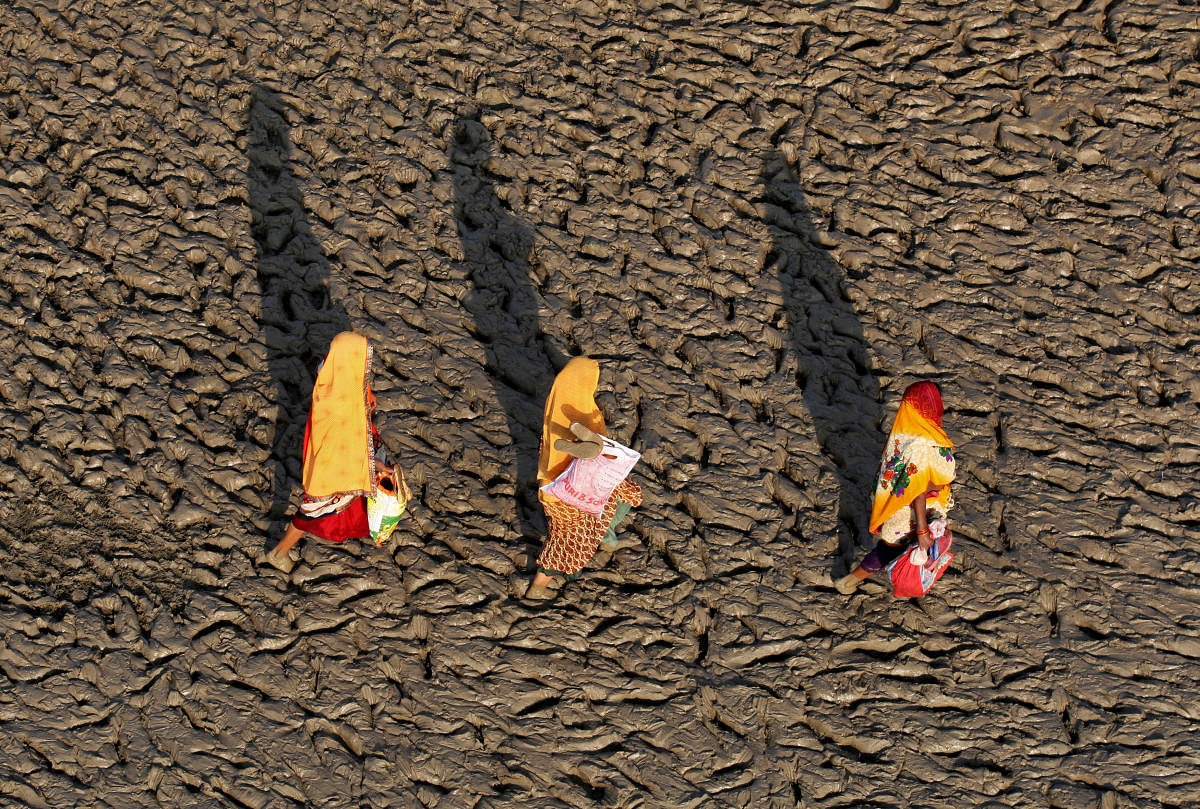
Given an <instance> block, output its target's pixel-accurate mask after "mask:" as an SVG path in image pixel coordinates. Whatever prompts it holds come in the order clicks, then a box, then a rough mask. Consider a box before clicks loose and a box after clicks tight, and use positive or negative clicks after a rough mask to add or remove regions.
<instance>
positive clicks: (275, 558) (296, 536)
mask: <svg viewBox="0 0 1200 809" xmlns="http://www.w3.org/2000/svg"><path fill="white" fill-rule="evenodd" d="M302 536H304V532H303V531H301V530H300V529H299V528H297V527H296V526H294V525H291V524H289V525H288V528H287V531H285V532H284V534H283V539H281V540H279V544H278V545H276V546H275V547H274V548H272V549H271V550H270V551H269V552H268V553H266V554H263V557H262V559H263V561H264V562H266V563H267V564H269V565H270V566H271V567H273V568H275V569H276V570H280V571H282V572H284V573H291V572H292V568H293V567H294V566H295V564H294V563H293V562H292V560H291V558H290V557H289V556H288V551H290V550H291V549H292V546H293V545H295V544H296V543H297V542H299V541H300V537H302Z"/></svg>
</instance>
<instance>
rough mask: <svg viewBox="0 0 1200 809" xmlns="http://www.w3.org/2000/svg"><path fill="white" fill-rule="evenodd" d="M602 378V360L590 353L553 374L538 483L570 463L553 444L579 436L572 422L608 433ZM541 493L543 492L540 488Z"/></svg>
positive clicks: (575, 359)
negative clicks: (600, 399) (600, 401)
mask: <svg viewBox="0 0 1200 809" xmlns="http://www.w3.org/2000/svg"><path fill="white" fill-rule="evenodd" d="M599 381H600V364H599V363H598V362H596V361H595V360H593V359H589V358H588V357H575V358H573V359H572V360H571V361H570V362H568V363H567V366H566V367H565V368H563V369H562V370H561V371H559V373H558V376H556V377H555V378H554V387H552V388H551V389H550V395H549V396H548V397H547V398H546V415H545V418H544V420H543V422H542V451H541V454H540V456H539V457H538V474H537V476H538V485H539V486H543V485H545V484H547V483H549V482H550V481H552V480H554V479H555V478H556V477H558V476H559V475H560V474H562V471H563V470H564V469H566V468H567V465H568V464H570V463H571V456H570V455H568V454H567V453H565V452H563V451H562V450H559V449H555V448H554V442H555V441H556V440H557V439H559V438H565V439H567V440H568V441H576V440H578V439H576V438H575V436H574V435H573V434H572V433H571V422H574V421H577V422H579V423H580V424H582V425H583V426H584V427H587V428H588V429H589V430H591V431H592V432H594V433H597V434H599V435H607V432H605V429H604V414H603V413H601V412H600V408H599V407H597V406H596V385H597V383H599ZM538 494H539V497H540V496H541V493H540V492H539V493H538Z"/></svg>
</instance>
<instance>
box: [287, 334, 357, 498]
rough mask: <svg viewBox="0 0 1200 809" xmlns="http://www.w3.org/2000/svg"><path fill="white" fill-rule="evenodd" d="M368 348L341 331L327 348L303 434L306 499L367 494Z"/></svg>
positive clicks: (355, 336) (353, 335)
mask: <svg viewBox="0 0 1200 809" xmlns="http://www.w3.org/2000/svg"><path fill="white" fill-rule="evenodd" d="M370 375H371V347H370V345H369V344H368V343H367V338H366V337H363V336H362V335H361V334H355V333H354V332H349V331H344V332H342V333H341V334H339V335H338V336H337V337H334V338H333V342H332V343H331V344H330V346H329V353H328V354H327V355H326V356H325V364H324V365H322V366H321V371H320V372H319V373H318V374H317V381H316V384H315V385H313V395H312V409H311V410H309V412H308V425H307V427H306V428H305V431H304V480H303V483H304V493H305V494H307V495H308V496H310V497H328V496H330V495H333V494H348V493H353V492H362V493H366V492H371V491H373V490H374V487H375V474H374V465H373V463H372V454H373V453H372V450H373V441H372V437H371V407H370V400H371V398H372V397H371V379H370Z"/></svg>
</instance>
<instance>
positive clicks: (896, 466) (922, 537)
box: [836, 382, 955, 595]
mask: <svg viewBox="0 0 1200 809" xmlns="http://www.w3.org/2000/svg"><path fill="white" fill-rule="evenodd" d="M954 473H955V469H954V442H952V441H951V440H950V438H949V436H947V435H946V432H945V430H943V429H942V393H941V391H940V390H939V389H938V386H937V385H935V384H934V383H933V382H916V383H914V384H912V385H909V386H908V388H907V389H906V390H905V391H904V398H903V399H902V400H901V401H900V407H899V409H898V410H897V411H896V419H895V421H894V422H893V423H892V431H891V433H890V434H889V435H888V440H887V444H886V445H885V446H884V450H883V459H882V460H881V462H880V465H879V475H878V476H877V477H876V485H875V501H874V503H873V505H872V508H871V524H870V529H871V533H872V534H878V535H879V541H878V542H877V543H876V544H875V548H874V549H873V550H872V551H871V552H870V553H868V554H867V555H866V556H865V557H863V560H862V561H861V562H859V563H858V565H857V566H856V567H855V568H854V569H853V570H851V571H850V572H849V573H847V574H846V575H845V576H843V577H842V578H840V579H838V580H837V582H836V586H837V589H838V591H839V592H842V593H846V594H847V595H848V594H850V593H853V592H854V591H855V590H856V589H858V585H859V584H860V583H861V582H862V580H863V579H865V578H867V577H868V576H870V575H871V574H872V573H875V572H877V571H879V570H881V569H882V568H884V567H885V566H886V565H888V564H889V563H890V562H891V561H892V560H893V559H895V558H896V557H897V556H899V555H900V554H901V553H903V552H904V549H905V548H906V547H908V545H909V544H910V543H911V542H912V538H913V537H914V536H915V537H916V540H917V544H918V545H920V546H921V548H922V549H923V550H928V549H929V547H930V546H931V545H932V544H933V537H932V535H931V533H930V530H929V523H930V521H931V520H938V519H942V520H944V519H946V517H947V515H948V514H949V512H950V509H951V507H953V505H954V497H953V496H952V495H951V493H950V483H951V482H952V481H953V480H954ZM947 533H949V532H947Z"/></svg>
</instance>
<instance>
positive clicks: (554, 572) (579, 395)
mask: <svg viewBox="0 0 1200 809" xmlns="http://www.w3.org/2000/svg"><path fill="white" fill-rule="evenodd" d="M599 381H600V365H599V363H597V362H596V361H595V360H593V359H590V358H588V357H575V358H574V359H572V360H571V361H570V362H568V363H567V365H566V367H565V368H563V369H562V371H560V372H559V374H558V376H557V377H555V379H554V387H553V388H551V390H550V396H549V397H547V399H546V413H545V418H544V419H543V422H542V449H541V453H540V454H539V456H538V486H539V490H538V499H539V500H540V501H541V502H542V507H543V508H544V509H545V510H546V522H547V524H548V527H549V529H550V530H549V535H548V536H547V538H546V544H545V545H544V546H543V547H542V552H541V554H540V555H539V556H538V560H537V564H538V570H537V574H536V575H535V576H534V578H533V582H532V583H531V584H530V586H529V589H528V590H527V591H526V594H525V595H526V597H527V598H549V597H551V596H552V595H553V592H552V591H551V589H550V585H551V584H552V583H553V582H554V581H555V580H556V579H557V580H560V581H561V580H567V581H570V580H573V579H575V578H578V576H579V572H580V571H581V570H583V568H584V566H585V565H587V564H588V562H590V561H592V559H593V557H599V556H600V554H597V551H598V550H599V549H600V548H601V546H604V551H602V553H603V555H604V556H605V557H607V556H609V555H611V552H612V551H613V550H615V549H616V546H617V535H616V532H615V530H614V529H615V528H616V526H617V524H618V523H620V522H621V520H622V519H623V518H624V517H625V515H626V514H628V513H629V509H630V508H631V507H633V506H638V505H641V503H642V490H641V488H640V487H639V486H638V485H637V484H636V483H634V482H633V481H632V480H628V479H626V480H624V481H622V482H621V484H620V485H619V486H617V488H616V489H615V490H614V491H613V493H612V497H610V498H609V500H608V504H607V505H605V507H604V513H603V514H602V515H601V516H600V517H594V516H592V515H591V514H587V513H585V512H583V511H580V510H579V509H577V508H575V507H574V506H569V505H567V504H566V503H564V502H562V501H561V500H559V499H558V498H556V497H554V496H553V495H551V494H549V493H547V492H545V491H542V490H541V489H540V487H541V486H545V485H546V484H547V483H549V482H550V481H552V480H554V479H555V478H556V477H558V476H559V475H560V474H562V472H563V471H564V470H565V469H566V468H567V466H568V465H569V464H570V463H571V460H572V459H573V458H594V457H596V456H597V455H598V454H599V453H600V449H601V446H602V442H601V437H602V436H604V435H606V432H605V427H604V414H603V413H601V412H600V408H599V407H597V406H596V385H597V383H598V382H599Z"/></svg>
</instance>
